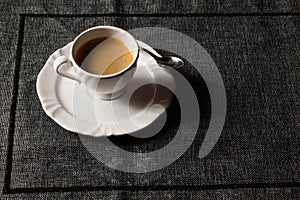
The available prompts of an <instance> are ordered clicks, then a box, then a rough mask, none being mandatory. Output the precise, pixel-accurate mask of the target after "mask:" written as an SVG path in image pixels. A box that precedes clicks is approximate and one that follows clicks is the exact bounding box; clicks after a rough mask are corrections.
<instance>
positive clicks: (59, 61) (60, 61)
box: [54, 56, 80, 83]
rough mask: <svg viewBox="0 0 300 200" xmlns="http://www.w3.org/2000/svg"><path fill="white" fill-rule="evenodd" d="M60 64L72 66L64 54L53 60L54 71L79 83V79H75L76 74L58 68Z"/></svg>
mask: <svg viewBox="0 0 300 200" xmlns="http://www.w3.org/2000/svg"><path fill="white" fill-rule="evenodd" d="M66 65H67V66H66ZM62 66H65V67H73V65H72V63H71V61H70V60H69V58H67V57H66V56H60V57H58V58H56V59H55V61H54V70H55V72H56V73H57V74H59V75H61V76H63V77H65V78H68V79H71V80H73V81H77V82H79V83H80V80H78V79H77V75H75V74H71V73H69V72H66V71H63V69H60V68H61V67H62Z"/></svg>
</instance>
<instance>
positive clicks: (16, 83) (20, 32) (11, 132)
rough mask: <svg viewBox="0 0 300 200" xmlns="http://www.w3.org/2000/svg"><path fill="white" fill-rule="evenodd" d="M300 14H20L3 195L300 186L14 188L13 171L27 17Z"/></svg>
mask: <svg viewBox="0 0 300 200" xmlns="http://www.w3.org/2000/svg"><path fill="white" fill-rule="evenodd" d="M299 15H300V13H299V12H278V13H160V14H143V13H141V14H125V13H103V14H31V13H28V14H25V13H21V14H19V30H18V42H17V50H16V60H15V66H14V77H13V90H12V100H11V107H10V118H9V127H8V138H7V156H6V168H5V175H4V184H3V190H2V192H3V194H13V193H45V192H80V191H112V190H122V191H166V190H181V191H189V190H192V191H197V190H221V189H248V188H292V187H300V182H296V181H292V182H277V183H241V184H215V185H196V186H195V185H172V186H171V185H170V186H166V185H158V186H151V185H150V186H73V187H36V188H11V187H10V182H11V172H12V162H13V143H14V131H15V115H16V108H17V99H18V90H19V78H20V66H21V58H22V48H23V41H24V30H25V21H26V18H30V17H31V18H35V17H42V18H76V17H101V16H112V17H260V16H261V17H266V16H299Z"/></svg>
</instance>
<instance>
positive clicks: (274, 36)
mask: <svg viewBox="0 0 300 200" xmlns="http://www.w3.org/2000/svg"><path fill="white" fill-rule="evenodd" d="M1 11H2V12H1V21H0V23H1V26H0V36H1V57H2V59H1V70H0V73H1V76H0V79H1V84H0V89H1V96H0V97H1V106H0V109H1V127H0V128H1V129H0V130H1V137H0V140H1V141H0V142H1V143H0V145H1V146H0V147H1V155H0V156H1V159H0V160H1V161H0V162H1V166H0V170H1V171H0V172H1V177H2V179H1V182H0V183H1V186H2V187H3V188H4V193H2V195H1V196H2V197H3V198H9V199H14V198H15V199H20V198H45V199H46V198H68V197H69V198H83V197H86V198H97V197H102V198H110V199H116V198H117V199H118V198H136V199H147V198H149V199H153V198H158V197H161V198H167V199H174V198H175V197H177V198H178V199H181V198H183V197H186V198H197V199H199V198H201V199H202V198H237V199H240V198H242V197H244V198H253V199H254V198H263V197H265V196H268V197H270V198H276V199H283V198H291V199H297V198H299V194H300V193H299V192H300V170H299V166H300V147H299V144H300V135H299V129H300V106H299V105H300V95H299V88H300V87H299V86H300V83H299V80H300V66H299V64H300V57H299V56H298V55H299V53H300V52H299V51H300V43H299V36H300V34H299V33H300V27H299V26H300V23H299V20H300V5H299V2H298V1H272V2H269V3H268V2H267V1H265V2H261V1H254V0H252V1H244V2H240V1H208V0H207V1H189V2H185V1H176V3H173V2H171V1H165V2H160V1H158V2H157V1H155V2H154V1H153V2H152V1H147V2H144V1H127V2H126V3H123V2H119V1H89V2H88V3H86V2H81V1H76V2H62V1H52V2H51V3H48V4H44V3H35V2H33V1H25V3H23V4H21V3H18V1H14V2H9V1H7V2H3V1H1ZM103 13H116V14H119V13H123V14H129V15H124V16H120V15H110V16H103V15H101V14H103ZM162 13H165V14H166V13H167V15H160V14H162ZM187 13H191V14H193V15H190V16H188V15H187ZM20 14H22V15H20ZM28 14H36V15H28ZM38 14H41V15H38ZM45 14H51V15H49V16H46V15H45ZM55 14H64V15H68V14H69V15H71V14H99V16H94V17H88V16H80V15H76V16H74V17H71V18H70V17H68V16H60V15H55ZM132 14H133V15H132ZM134 14H150V15H151V16H150V17H149V16H141V15H134ZM177 14H178V15H177ZM96 25H115V26H120V27H122V28H124V29H132V28H137V27H147V26H157V27H165V28H170V29H174V30H176V31H179V32H182V33H184V34H186V35H188V36H189V37H191V38H193V39H195V40H196V41H197V42H198V43H199V44H201V45H202V46H203V47H204V48H205V49H206V50H207V52H209V54H210V55H211V57H212V58H213V60H214V62H215V63H216V65H217V67H218V69H219V71H220V73H221V75H222V78H223V81H224V85H225V89H226V94H227V116H226V122H225V125H224V129H223V132H222V135H221V137H220V139H219V141H218V143H217V145H216V146H215V148H214V149H213V151H212V152H211V153H210V154H209V155H208V156H207V157H205V158H204V159H201V160H200V159H198V158H197V152H198V151H199V146H200V144H201V142H202V139H203V136H204V135H205V130H206V128H207V122H206V120H207V119H209V111H205V110H204V115H203V116H204V117H202V118H201V119H202V120H203V121H201V122H203V123H200V125H201V126H200V128H199V131H198V133H197V136H196V140H195V141H194V143H193V144H192V146H191V147H190V148H189V149H188V151H187V152H186V153H185V154H184V155H182V156H181V157H180V158H179V159H178V160H177V161H176V162H174V163H173V164H172V165H170V166H168V167H166V168H164V169H162V170H159V171H156V172H152V173H146V174H130V173H123V172H119V171H115V170H113V169H110V168H108V167H106V166H104V165H103V164H102V163H100V162H99V161H97V160H96V159H95V158H93V156H92V155H91V154H90V153H89V152H88V151H87V150H86V149H85V148H84V147H83V145H82V144H81V142H80V139H79V137H78V136H77V135H76V134H72V133H69V132H67V131H65V130H63V129H62V128H60V127H59V126H58V125H57V124H55V122H53V121H52V120H51V119H50V118H49V117H47V116H46V114H45V113H44V111H43V110H42V107H41V105H40V102H39V100H38V97H37V95H36V90H35V83H36V76H37V75H38V73H39V71H40V70H41V68H42V67H43V65H44V63H45V62H46V60H47V58H48V56H49V55H50V54H51V53H52V52H54V51H55V50H56V49H57V48H60V47H62V46H64V45H65V44H67V43H68V42H70V41H71V40H73V38H74V37H75V36H76V35H77V34H79V33H80V32H82V31H83V30H85V29H87V28H89V27H92V26H96ZM188 67H190V68H192V66H190V65H189V66H188ZM15 69H17V71H16V70H15ZM15 72H17V73H16V74H18V75H19V76H17V77H16V76H14V73H15ZM189 72H190V73H191V75H190V76H189V78H190V81H193V80H194V85H197V84H203V83H201V81H200V80H201V77H199V74H196V73H195V70H191V71H189V70H187V71H186V72H185V73H186V74H188V73H189ZM197 80H198V81H199V82H197ZM16 86H17V87H16ZM16 89H18V90H17V91H18V93H16ZM196 93H197V94H200V95H199V96H200V107H203V108H205V107H206V106H209V99H206V98H205V96H206V95H202V96H201V94H206V93H207V89H206V87H205V85H202V86H201V87H196ZM16 94H18V95H16ZM11 105H12V106H11ZM11 108H13V109H11ZM14 111H15V112H14ZM173 111H174V112H175V111H176V109H175V108H174V110H173ZM202 114H203V113H201V115H202ZM12 116H14V118H13V117H12ZM10 119H11V120H13V121H10ZM12 124H13V126H12ZM9 127H10V128H11V129H10V130H9ZM172 131H173V132H174V130H173V129H172V128H170V129H168V130H166V132H165V134H164V136H165V137H164V136H162V137H161V138H159V140H158V139H157V138H153V140H152V141H151V140H150V141H148V142H149V143H151V142H152V143H154V144H155V142H159V143H163V142H165V141H164V140H167V138H168V136H172ZM12 136H13V137H12ZM121 145H122V144H121ZM157 145H158V144H157ZM125 148H128V149H137V151H142V150H143V148H151V147H149V145H148V146H147V145H146V143H144V146H143V143H139V144H128V145H127V147H125ZM11 150H12V151H11ZM7 158H8V159H7ZM10 163H11V165H10ZM111 186H112V187H111ZM136 186H138V187H136ZM154 186H157V187H154Z"/></svg>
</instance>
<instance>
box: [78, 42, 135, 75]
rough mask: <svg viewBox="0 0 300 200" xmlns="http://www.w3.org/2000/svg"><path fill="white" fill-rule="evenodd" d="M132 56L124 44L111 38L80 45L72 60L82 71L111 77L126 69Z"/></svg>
mask: <svg viewBox="0 0 300 200" xmlns="http://www.w3.org/2000/svg"><path fill="white" fill-rule="evenodd" d="M133 59H134V55H133V53H132V52H131V51H130V50H129V49H128V48H127V46H126V45H125V44H124V42H122V41H120V40H118V39H116V38H113V37H99V38H95V39H92V40H89V41H87V42H86V43H84V44H83V45H81V46H80V47H79V48H78V49H77V51H76V52H75V55H74V60H75V62H76V63H77V65H78V66H80V67H81V68H82V69H83V70H85V71H87V72H89V73H92V74H97V75H111V74H115V73H118V72H120V71H122V70H123V69H125V68H127V67H128V66H129V65H130V63H131V62H132V61H133Z"/></svg>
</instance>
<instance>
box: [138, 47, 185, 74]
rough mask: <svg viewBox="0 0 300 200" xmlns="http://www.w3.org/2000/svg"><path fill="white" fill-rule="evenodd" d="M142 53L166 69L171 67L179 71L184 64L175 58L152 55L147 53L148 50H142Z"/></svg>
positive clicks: (149, 52)
mask: <svg viewBox="0 0 300 200" xmlns="http://www.w3.org/2000/svg"><path fill="white" fill-rule="evenodd" d="M142 50H143V51H145V52H146V53H148V54H149V55H150V56H152V57H153V58H154V59H155V60H156V62H157V63H159V64H162V65H165V66H168V67H172V68H174V69H180V68H182V67H183V66H184V62H183V60H181V59H180V58H178V57H175V56H157V55H155V54H154V53H152V52H151V51H149V50H148V49H145V48H142Z"/></svg>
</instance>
